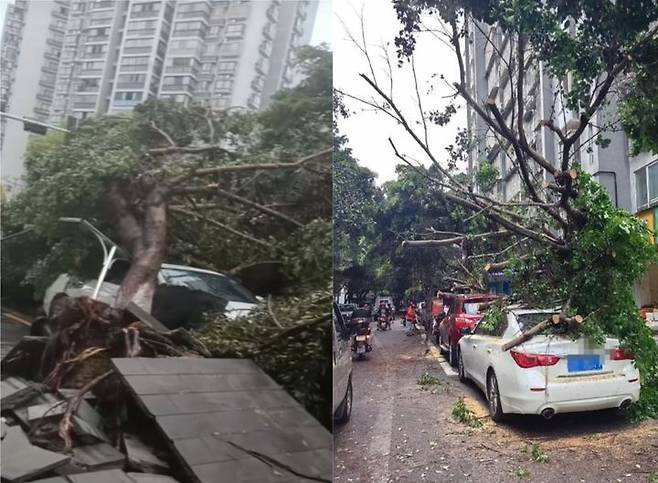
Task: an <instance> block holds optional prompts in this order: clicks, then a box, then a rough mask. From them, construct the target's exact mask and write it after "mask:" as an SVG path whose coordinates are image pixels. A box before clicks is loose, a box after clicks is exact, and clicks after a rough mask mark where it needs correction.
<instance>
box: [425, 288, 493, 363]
mask: <svg viewBox="0 0 658 483" xmlns="http://www.w3.org/2000/svg"><path fill="white" fill-rule="evenodd" d="M441 297H442V299H443V311H444V314H445V316H444V317H443V318H442V319H441V320H440V322H439V323H438V324H436V323H435V325H434V330H433V334H434V336H435V337H436V342H437V344H439V348H440V349H441V351H442V352H445V353H447V354H448V362H450V364H451V365H453V366H456V365H457V348H458V344H459V339H460V338H461V334H462V330H463V329H465V328H469V329H472V328H473V327H475V324H477V323H478V322H479V320H480V319H481V318H482V315H483V313H484V311H486V307H487V304H488V303H489V302H492V301H493V300H496V299H498V298H499V297H498V296H497V295H493V294H450V293H442V294H441Z"/></svg>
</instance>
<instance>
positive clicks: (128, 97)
mask: <svg viewBox="0 0 658 483" xmlns="http://www.w3.org/2000/svg"><path fill="white" fill-rule="evenodd" d="M114 100H115V101H141V100H142V93H141V92H117V93H116V94H114Z"/></svg>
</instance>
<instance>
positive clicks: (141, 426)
mask: <svg viewBox="0 0 658 483" xmlns="http://www.w3.org/2000/svg"><path fill="white" fill-rule="evenodd" d="M47 323H48V325H49V326H50V328H51V331H52V333H51V336H50V337H34V336H26V337H24V338H23V339H22V340H21V342H19V343H18V344H17V345H16V346H15V347H14V348H13V349H12V350H11V351H10V352H9V353H8V354H7V355H6V356H5V358H4V359H3V360H2V368H1V369H2V381H1V384H2V387H1V393H0V394H1V400H0V409H1V416H2V441H1V443H0V445H1V447H0V454H1V456H2V462H1V466H0V476H1V477H2V481H8V482H23V481H40V482H44V483H45V482H47V483H78V482H80V483H82V482H96V481H97V482H99V483H100V482H108V483H109V482H126V483H175V482H188V481H190V482H192V481H194V482H196V481H199V482H211V481H212V482H224V481H226V482H228V481H231V482H238V481H240V482H248V481H254V482H255V481H282V482H283V481H292V480H295V481H297V480H298V479H299V478H301V479H302V481H303V480H307V479H311V480H315V481H330V477H331V466H332V463H331V461H332V457H331V448H332V438H331V434H330V433H329V432H328V431H327V430H326V429H324V428H323V427H321V425H320V424H319V423H318V422H317V421H316V420H315V419H313V418H312V417H311V416H310V415H308V414H307V413H306V412H305V411H304V409H303V408H302V407H301V406H300V405H299V404H298V403H297V402H296V401H294V399H292V397H291V396H290V395H288V393H286V392H285V391H284V390H283V389H281V387H280V386H278V385H277V384H276V383H274V382H273V381H272V380H271V379H270V378H269V377H268V376H267V375H266V374H264V373H263V372H262V371H261V370H260V369H259V368H258V367H257V366H256V365H255V364H254V363H253V362H251V361H249V360H243V359H209V358H208V357H209V353H208V351H207V349H206V348H205V346H204V345H203V344H202V343H201V342H199V341H198V340H197V339H196V338H194V337H193V336H192V335H191V334H190V333H189V332H187V331H186V330H184V329H176V330H173V331H169V330H167V329H166V328H165V327H164V326H162V324H160V323H159V322H158V321H157V320H156V319H154V318H153V317H152V316H151V315H149V314H147V313H145V312H143V311H141V310H140V309H139V308H137V307H135V306H129V307H128V308H127V309H126V310H118V309H114V308H111V307H110V306H108V305H106V304H103V303H101V302H98V301H95V300H91V299H89V298H85V297H81V298H77V299H67V300H66V301H65V303H63V304H61V305H60V308H59V310H58V311H56V313H55V314H53V316H52V318H51V319H49V320H48V321H47Z"/></svg>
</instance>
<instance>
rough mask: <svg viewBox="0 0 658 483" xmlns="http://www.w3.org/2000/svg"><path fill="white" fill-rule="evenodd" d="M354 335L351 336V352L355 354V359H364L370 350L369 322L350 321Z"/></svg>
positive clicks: (370, 334) (370, 332)
mask: <svg viewBox="0 0 658 483" xmlns="http://www.w3.org/2000/svg"><path fill="white" fill-rule="evenodd" d="M352 327H353V331H354V335H353V336H352V352H355V353H356V357H357V359H363V358H365V355H366V353H367V352H370V351H371V350H372V344H371V341H372V331H371V330H370V322H367V321H366V320H365V319H355V320H352Z"/></svg>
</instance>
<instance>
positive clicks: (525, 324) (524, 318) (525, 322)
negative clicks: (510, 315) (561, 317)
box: [516, 312, 554, 331]
mask: <svg viewBox="0 0 658 483" xmlns="http://www.w3.org/2000/svg"><path fill="white" fill-rule="evenodd" d="M553 313H554V312H537V313H533V314H516V321H517V322H518V324H519V328H520V329H521V330H522V331H526V330H528V329H531V328H533V327H534V326H535V325H537V324H538V323H539V322H541V321H543V320H546V319H548V318H549V317H550V316H551V315H553Z"/></svg>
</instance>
